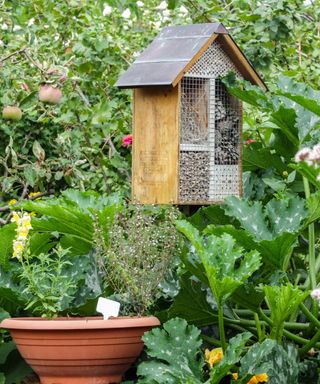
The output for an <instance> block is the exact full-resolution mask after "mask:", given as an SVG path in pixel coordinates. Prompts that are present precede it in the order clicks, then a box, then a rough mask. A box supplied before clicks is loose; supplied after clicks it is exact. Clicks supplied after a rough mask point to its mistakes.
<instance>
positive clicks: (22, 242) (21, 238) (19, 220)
mask: <svg viewBox="0 0 320 384" xmlns="http://www.w3.org/2000/svg"><path fill="white" fill-rule="evenodd" d="M11 221H12V222H15V223H16V224H17V228H16V232H17V235H16V238H15V239H14V241H13V255H12V257H17V258H18V259H19V258H20V257H21V256H22V255H23V252H24V249H25V248H26V246H27V239H28V234H29V231H30V229H31V228H32V225H31V216H30V215H29V214H28V213H26V212H25V213H22V212H21V213H20V214H19V213H17V212H15V211H14V212H13V213H12V219H11Z"/></svg>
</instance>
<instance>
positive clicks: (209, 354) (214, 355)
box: [205, 348, 223, 367]
mask: <svg viewBox="0 0 320 384" xmlns="http://www.w3.org/2000/svg"><path fill="white" fill-rule="evenodd" d="M222 358H223V350H222V348H214V349H212V350H211V351H209V349H206V350H205V359H206V362H207V363H208V364H209V365H210V367H213V366H214V365H215V364H216V363H218V362H219V361H220V360H221V359H222Z"/></svg>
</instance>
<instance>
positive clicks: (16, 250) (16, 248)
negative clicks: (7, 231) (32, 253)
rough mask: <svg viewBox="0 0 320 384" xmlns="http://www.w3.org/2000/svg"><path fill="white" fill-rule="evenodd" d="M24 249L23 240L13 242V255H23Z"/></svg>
mask: <svg viewBox="0 0 320 384" xmlns="http://www.w3.org/2000/svg"><path fill="white" fill-rule="evenodd" d="M23 249H24V244H23V243H22V242H21V241H14V242H13V255H12V257H17V258H18V259H19V257H20V256H21V255H22V252H23Z"/></svg>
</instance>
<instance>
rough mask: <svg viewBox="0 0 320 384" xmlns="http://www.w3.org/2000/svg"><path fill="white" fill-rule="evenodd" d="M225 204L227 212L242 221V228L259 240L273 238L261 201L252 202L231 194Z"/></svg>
mask: <svg viewBox="0 0 320 384" xmlns="http://www.w3.org/2000/svg"><path fill="white" fill-rule="evenodd" d="M225 204H226V206H225V212H226V214H227V215H229V216H231V217H235V218H236V219H237V220H238V221H239V222H240V224H241V226H242V228H244V229H245V230H246V231H248V232H249V233H250V234H251V235H252V236H253V238H254V239H256V240H258V241H260V240H271V238H272V234H271V233H270V231H269V229H268V224H267V222H266V220H265V215H264V212H263V206H262V203H261V202H260V201H255V202H252V203H251V204H250V203H249V202H248V201H246V200H242V199H239V198H237V197H235V196H230V197H228V198H226V199H225Z"/></svg>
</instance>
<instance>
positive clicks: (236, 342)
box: [208, 332, 252, 384]
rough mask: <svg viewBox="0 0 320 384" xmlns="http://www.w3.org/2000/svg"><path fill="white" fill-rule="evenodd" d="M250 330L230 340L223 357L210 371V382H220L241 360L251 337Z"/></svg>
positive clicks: (216, 383) (213, 383) (211, 383)
mask: <svg viewBox="0 0 320 384" xmlns="http://www.w3.org/2000/svg"><path fill="white" fill-rule="evenodd" d="M251 336H252V335H251V333H250V332H244V333H240V334H239V335H237V336H235V337H233V338H232V339H230V340H229V344H228V347H227V349H226V351H225V353H224V356H223V358H222V359H221V360H220V361H219V362H218V363H217V364H215V365H214V366H213V368H212V369H211V372H210V380H209V381H208V383H210V384H219V383H220V380H222V379H223V378H224V377H225V376H226V375H227V374H228V373H229V371H230V369H231V368H232V367H233V366H234V365H235V364H237V363H238V362H239V360H240V358H241V355H242V353H243V350H244V347H245V345H246V343H247V342H248V341H249V340H250V338H251Z"/></svg>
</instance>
